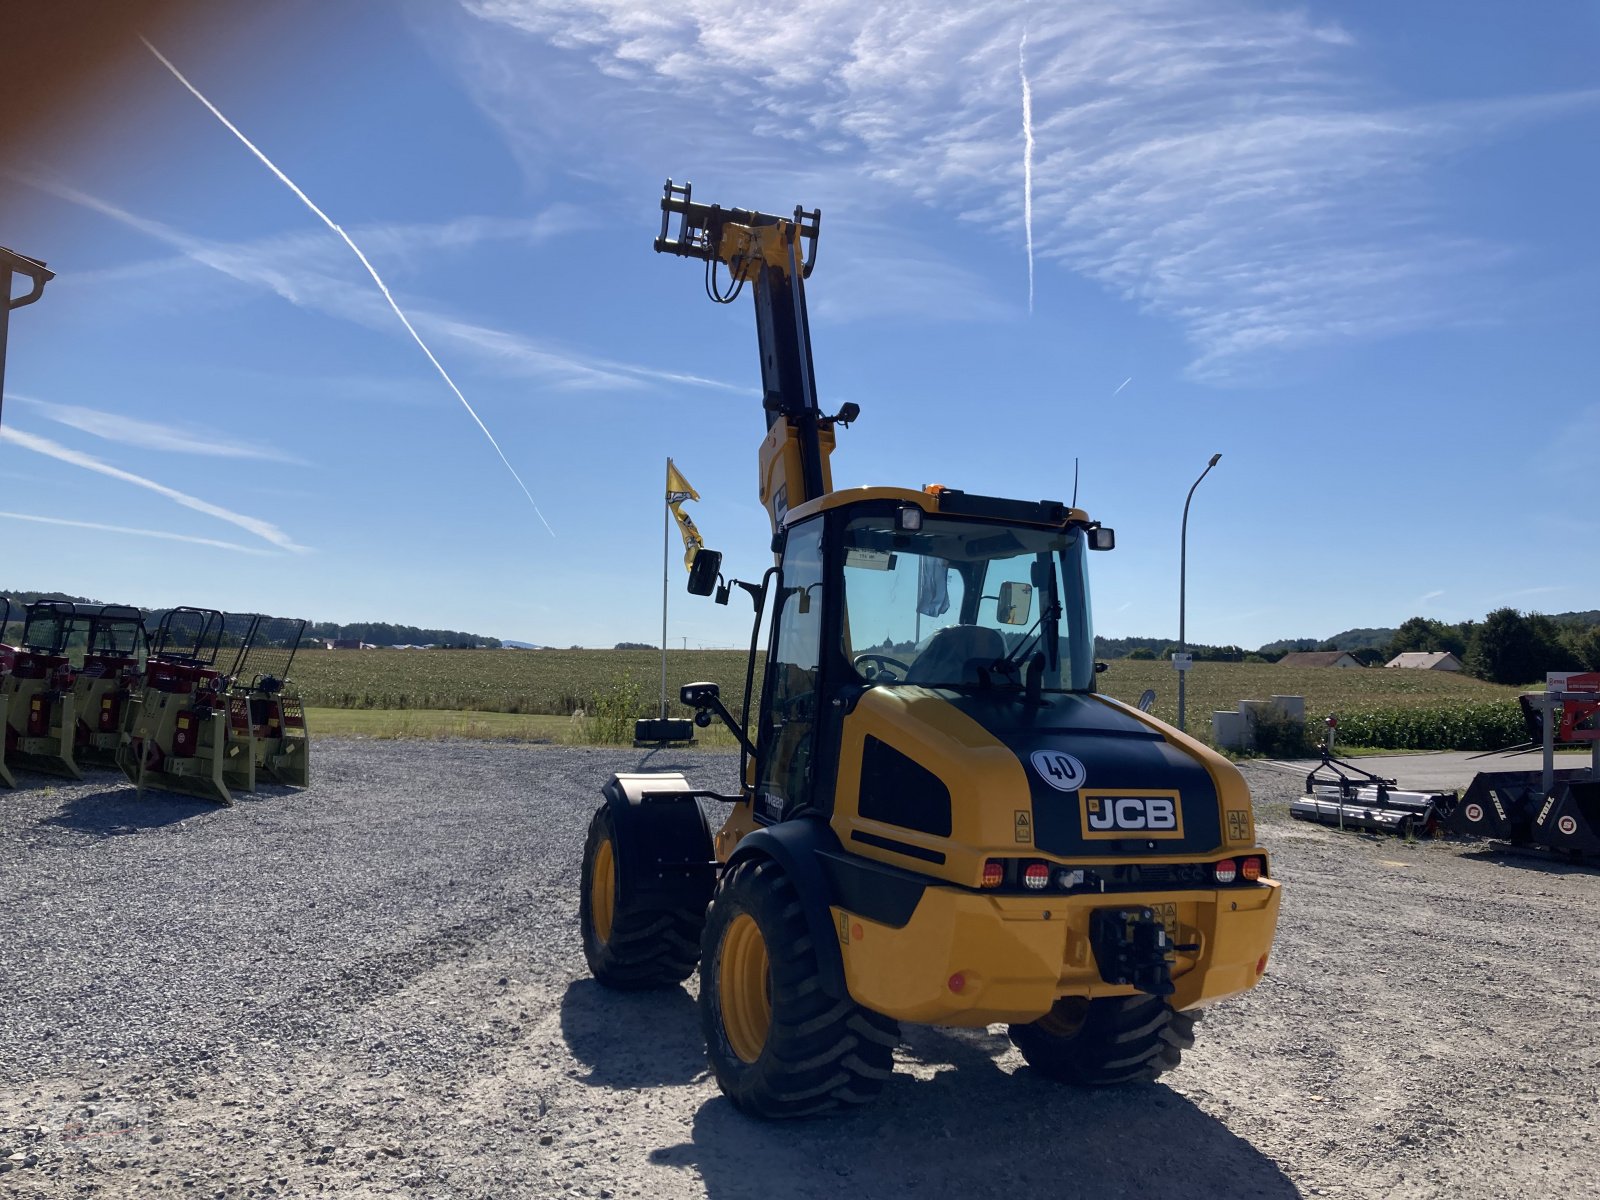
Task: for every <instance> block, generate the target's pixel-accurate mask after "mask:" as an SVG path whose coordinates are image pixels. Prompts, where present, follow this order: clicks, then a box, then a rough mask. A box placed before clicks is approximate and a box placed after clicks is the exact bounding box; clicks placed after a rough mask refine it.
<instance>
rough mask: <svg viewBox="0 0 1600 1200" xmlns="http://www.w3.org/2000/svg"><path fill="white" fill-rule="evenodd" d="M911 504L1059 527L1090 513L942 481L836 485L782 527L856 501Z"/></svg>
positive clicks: (950, 512)
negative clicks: (914, 486)
mask: <svg viewBox="0 0 1600 1200" xmlns="http://www.w3.org/2000/svg"><path fill="white" fill-rule="evenodd" d="M884 501H888V502H890V503H893V504H914V505H916V506H917V507H918V508H920V509H922V511H923V512H927V513H937V514H940V515H942V516H947V517H978V518H980V519H987V520H991V521H1010V522H1014V523H1016V524H1019V525H1038V526H1042V527H1045V528H1062V527H1065V526H1067V525H1086V524H1089V523H1090V522H1089V514H1088V513H1086V512H1084V511H1083V509H1081V508H1073V507H1071V506H1070V505H1067V504H1063V503H1062V502H1061V501H1059V500H1010V499H1006V498H1004V497H1001V496H979V495H975V494H973V493H970V492H963V491H960V490H959V489H957V488H947V487H945V486H943V485H942V484H930V485H928V486H927V487H925V488H923V489H922V490H921V491H913V490H912V489H910V488H893V487H861V488H839V489H837V490H835V491H831V492H826V493H824V494H823V495H821V496H818V497H817V498H816V499H814V500H807V501H806V502H805V503H804V504H801V505H797V506H796V507H794V508H792V509H790V510H789V511H788V512H787V513H785V514H784V517H783V524H784V527H785V528H788V527H789V526H790V525H793V524H794V523H795V522H796V521H803V520H805V519H806V518H807V517H810V516H815V515H816V514H817V513H821V512H828V511H830V510H832V509H835V508H846V507H849V506H852V505H856V504H864V503H873V502H875V503H882V502H884Z"/></svg>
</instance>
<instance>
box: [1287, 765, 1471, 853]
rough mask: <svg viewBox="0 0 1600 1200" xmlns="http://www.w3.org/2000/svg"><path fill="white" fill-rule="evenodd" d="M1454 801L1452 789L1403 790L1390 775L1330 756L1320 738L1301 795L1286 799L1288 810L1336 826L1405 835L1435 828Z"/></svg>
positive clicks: (1302, 816) (1310, 819)
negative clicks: (1318, 760)
mask: <svg viewBox="0 0 1600 1200" xmlns="http://www.w3.org/2000/svg"><path fill="white" fill-rule="evenodd" d="M1455 804H1456V794H1455V793H1454V792H1410V791H1404V790H1402V789H1401V788H1400V787H1399V786H1398V785H1397V784H1396V782H1395V780H1393V779H1384V778H1382V777H1381V776H1378V775H1374V774H1373V773H1372V772H1371V771H1363V770H1362V769H1361V768H1360V767H1357V766H1354V765H1352V764H1350V763H1347V762H1344V761H1342V760H1340V759H1337V758H1334V757H1333V752H1332V751H1331V750H1330V749H1329V748H1328V746H1327V745H1326V743H1324V745H1323V747H1322V762H1321V763H1320V764H1318V765H1317V766H1316V767H1315V768H1314V769H1313V770H1312V771H1311V773H1310V774H1308V775H1307V776H1306V790H1305V795H1303V796H1301V797H1300V798H1299V799H1298V800H1294V801H1292V802H1291V803H1290V805H1289V814H1290V815H1291V816H1294V817H1298V818H1299V819H1300V820H1302V821H1316V822H1318V823H1320V824H1323V825H1335V826H1337V827H1338V828H1340V829H1368V830H1372V831H1373V832H1376V833H1395V834H1399V835H1400V836H1402V837H1407V836H1411V835H1413V834H1433V833H1436V832H1438V830H1439V827H1440V825H1441V823H1442V822H1443V821H1444V819H1445V818H1446V817H1447V816H1448V815H1449V814H1450V812H1451V810H1452V809H1454V808H1455Z"/></svg>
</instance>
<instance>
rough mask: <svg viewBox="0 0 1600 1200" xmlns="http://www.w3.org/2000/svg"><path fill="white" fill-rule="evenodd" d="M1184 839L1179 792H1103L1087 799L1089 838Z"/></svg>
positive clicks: (1085, 827)
mask: <svg viewBox="0 0 1600 1200" xmlns="http://www.w3.org/2000/svg"><path fill="white" fill-rule="evenodd" d="M1130 835H1131V836H1134V837H1146V838H1181V837H1183V810H1182V809H1181V808H1179V807H1178V794H1177V793H1176V792H1100V793H1098V794H1095V795H1087V796H1085V797H1084V798H1083V836H1084V837H1085V838H1120V837H1128V836H1130Z"/></svg>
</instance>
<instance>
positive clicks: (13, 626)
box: [0, 591, 500, 650]
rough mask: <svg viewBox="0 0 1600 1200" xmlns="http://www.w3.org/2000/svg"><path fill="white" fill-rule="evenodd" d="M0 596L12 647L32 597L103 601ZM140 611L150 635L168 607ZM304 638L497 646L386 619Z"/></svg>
mask: <svg viewBox="0 0 1600 1200" xmlns="http://www.w3.org/2000/svg"><path fill="white" fill-rule="evenodd" d="M0 596H8V597H9V598H10V600H11V619H10V621H9V622H8V623H7V624H6V626H5V629H4V632H3V633H0V641H4V642H6V643H8V644H9V645H13V646H14V645H16V644H17V641H18V640H19V639H20V638H21V637H22V628H23V621H24V619H25V617H26V616H27V613H26V611H25V606H26V605H28V604H31V603H33V602H34V601H35V600H65V601H68V602H70V603H72V604H82V605H85V606H87V607H93V608H98V607H100V606H101V605H102V604H104V603H105V601H103V600H91V599H89V598H88V597H86V596H69V595H67V594H66V593H65V592H4V591H0ZM130 607H136V606H130ZM3 608H4V603H3V602H0V609H3ZM140 611H142V612H143V613H144V625H145V628H146V629H147V630H149V631H150V632H151V633H152V634H153V633H154V632H155V629H156V626H157V625H159V624H160V622H161V618H162V617H164V616H166V615H167V613H168V611H169V610H168V609H165V608H146V609H141V610H140ZM305 638H307V639H310V638H324V639H326V640H328V641H351V642H366V643H368V644H369V645H373V646H440V647H446V648H456V647H461V648H472V647H477V648H481V649H487V650H498V649H499V648H500V639H499V638H492V637H488V636H486V635H484V634H481V633H463V632H462V631H461V630H459V629H424V628H422V627H421V626H417V625H395V624H391V623H390V622H387V621H352V622H349V623H347V624H340V623H339V622H337V621H308V622H307V623H306V630H305ZM236 640H237V639H232V641H236ZM224 644H231V643H230V639H227V638H225V639H224Z"/></svg>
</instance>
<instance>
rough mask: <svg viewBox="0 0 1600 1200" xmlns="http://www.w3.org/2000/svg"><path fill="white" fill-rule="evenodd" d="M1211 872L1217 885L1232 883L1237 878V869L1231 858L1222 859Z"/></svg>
mask: <svg viewBox="0 0 1600 1200" xmlns="http://www.w3.org/2000/svg"><path fill="white" fill-rule="evenodd" d="M1211 871H1212V874H1213V875H1214V876H1215V877H1216V880H1217V882H1218V883H1232V882H1233V881H1234V880H1235V879H1237V878H1238V877H1239V868H1238V867H1236V866H1235V865H1234V862H1233V859H1231V858H1225V859H1223V860H1222V861H1221V862H1219V863H1218V864H1217V865H1216V866H1215V867H1213V868H1212V869H1211Z"/></svg>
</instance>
